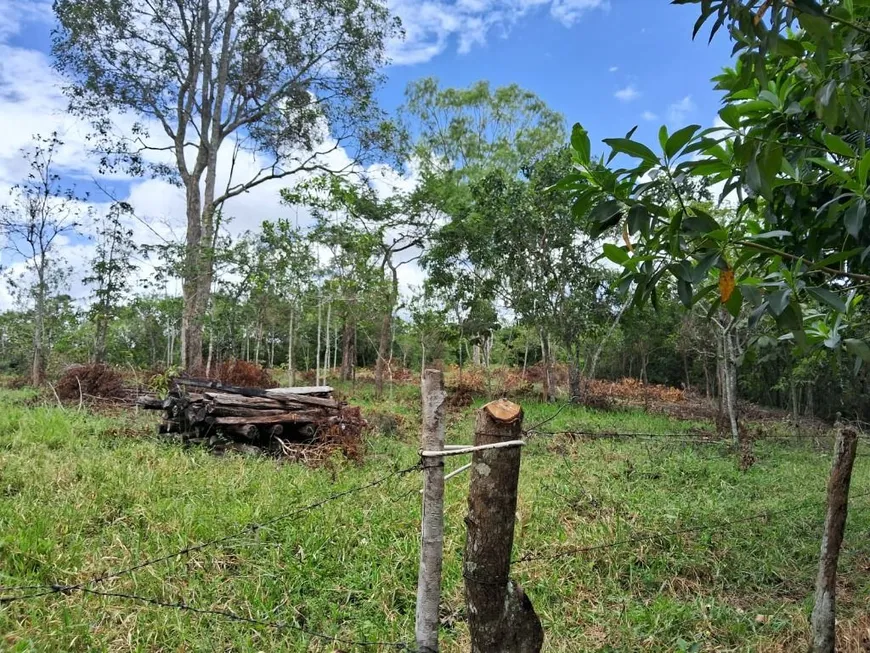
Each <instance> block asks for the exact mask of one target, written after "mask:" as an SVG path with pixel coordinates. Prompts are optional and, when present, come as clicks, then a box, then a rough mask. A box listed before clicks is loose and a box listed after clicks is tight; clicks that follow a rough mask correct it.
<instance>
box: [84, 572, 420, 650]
mask: <svg viewBox="0 0 870 653" xmlns="http://www.w3.org/2000/svg"><path fill="white" fill-rule="evenodd" d="M81 591H82V592H83V593H85V594H93V595H96V596H103V597H108V598H118V599H124V600H127V601H138V602H140V603H147V604H149V605H153V606H156V607H159V608H169V609H173V610H181V611H184V612H192V613H194V614H198V615H205V616H214V617H222V618H224V619H229V620H231V621H238V622H242V623H247V624H251V625H254V626H259V627H265V628H272V629H275V630H295V631H298V632H300V633H303V634H305V635H308V636H309V637H315V638H317V639H322V640H327V641H330V642H335V643H337V644H347V645H350V646H360V647H368V648H393V649H397V650H404V651H412V650H414V649H413V647H411V645H410V644H408V643H407V642H383V641H373V640H353V639H348V638H344V637H336V636H334V635H327V634H325V633H321V632H317V631H315V630H309V629H308V628H304V627H303V626H298V625H296V624H293V623H289V622H286V621H268V620H265V619H254V618H253V617H246V616H244V615H241V614H238V613H236V612H232V611H230V610H216V609H212V608H198V607H195V606H192V605H189V604H187V603H185V602H184V601H177V602H174V603H173V602H170V601H164V600H162V599H156V598H152V597H148V596H141V595H139V594H127V593H125V592H106V591H103V590H94V589H89V588H82V589H81Z"/></svg>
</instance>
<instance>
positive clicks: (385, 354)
mask: <svg viewBox="0 0 870 653" xmlns="http://www.w3.org/2000/svg"><path fill="white" fill-rule="evenodd" d="M384 265H385V266H389V268H390V272H391V274H392V286H391V287H390V297H389V302H388V306H387V310H386V311H385V312H384V317H383V320H382V321H381V337H380V342H379V343H378V361H377V364H376V366H375V391H376V393H377V395H378V396H381V394H383V392H384V373H385V372H386V370H387V365H388V364H389V360H391V359H392V344H393V310H394V309H395V307H396V302H397V301H398V300H399V273H398V269H397V268H396V267H395V266H394V265H393V264H392V260H391V259H390V257H389V256H387V258H386V259H385V262H384Z"/></svg>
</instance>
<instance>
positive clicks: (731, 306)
mask: <svg viewBox="0 0 870 653" xmlns="http://www.w3.org/2000/svg"><path fill="white" fill-rule="evenodd" d="M742 307H743V293H741V292H740V288H735V289H734V291H733V292H732V293H731V296H730V297H729V298H728V301H727V302H725V308H726V309H728V312H729V313H731V316H732V317H737V316H738V315H740V309H741V308H742Z"/></svg>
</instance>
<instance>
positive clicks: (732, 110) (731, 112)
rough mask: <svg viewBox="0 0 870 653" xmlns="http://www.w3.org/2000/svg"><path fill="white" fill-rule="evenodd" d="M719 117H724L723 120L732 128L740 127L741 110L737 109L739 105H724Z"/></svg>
mask: <svg viewBox="0 0 870 653" xmlns="http://www.w3.org/2000/svg"><path fill="white" fill-rule="evenodd" d="M719 117H720V118H722V122H724V123H725V124H726V125H728V126H729V127H731V129H738V128H739V127H740V112H739V111H737V107H735V106H734V105H733V104H729V105H727V106H725V107H723V108H722V110H721V111H720V112H719Z"/></svg>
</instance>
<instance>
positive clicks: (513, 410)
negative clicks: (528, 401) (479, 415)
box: [483, 399, 523, 424]
mask: <svg viewBox="0 0 870 653" xmlns="http://www.w3.org/2000/svg"><path fill="white" fill-rule="evenodd" d="M483 410H484V411H486V413H487V415H489V416H490V417H491V418H492V419H493V420H494V421H496V422H499V423H500V424H513V423H514V422H516V421H517V420H520V419H522V418H523V409H522V407H521V406H519V405H517V404H515V403H514V402H512V401H508V400H507V399H497V400H496V401H491V402H489V403H488V404H486V406H484V407H483Z"/></svg>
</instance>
